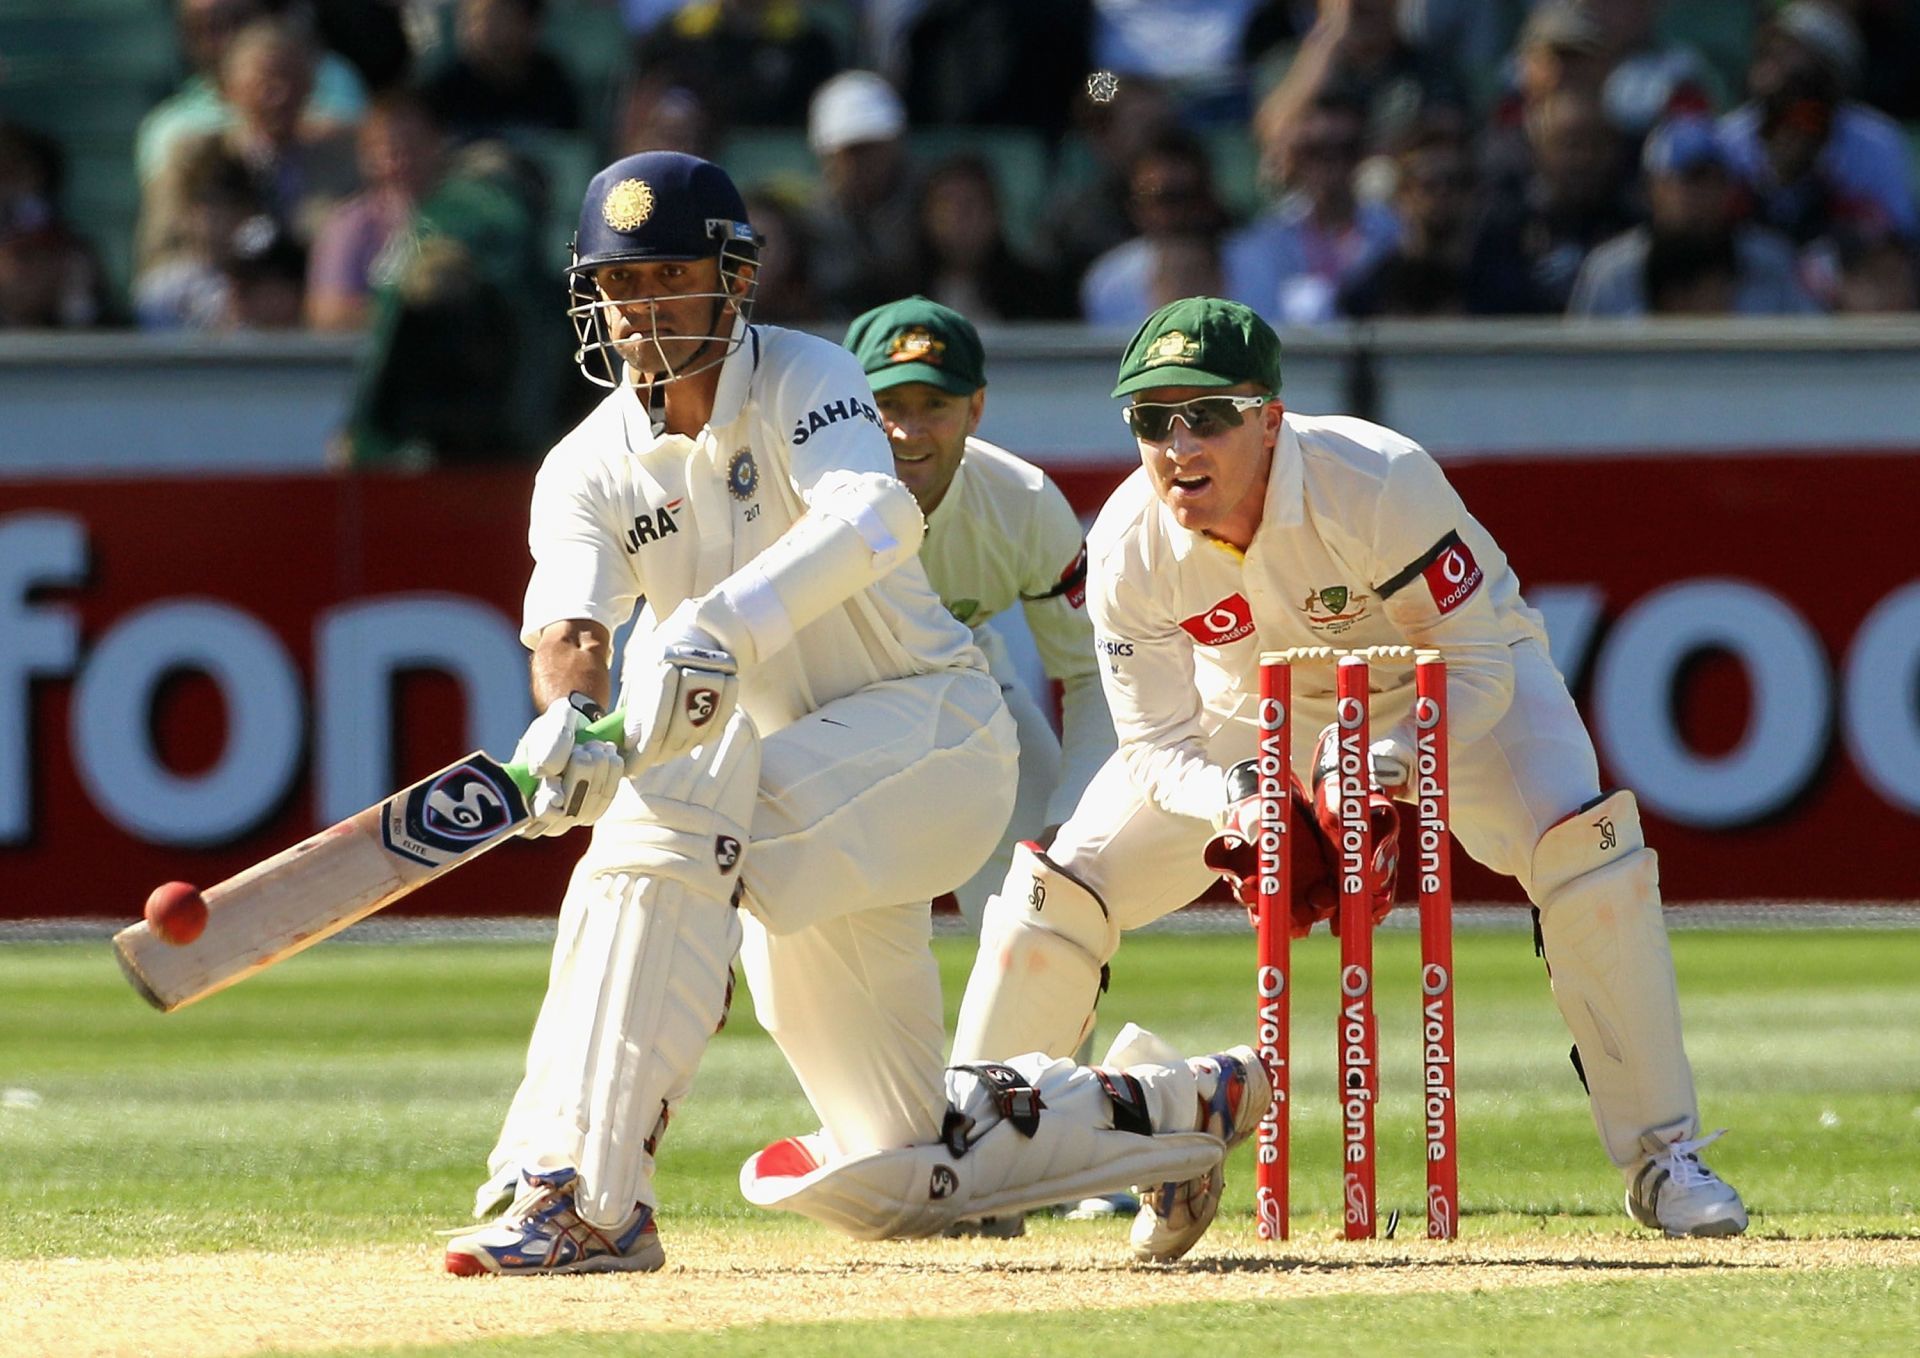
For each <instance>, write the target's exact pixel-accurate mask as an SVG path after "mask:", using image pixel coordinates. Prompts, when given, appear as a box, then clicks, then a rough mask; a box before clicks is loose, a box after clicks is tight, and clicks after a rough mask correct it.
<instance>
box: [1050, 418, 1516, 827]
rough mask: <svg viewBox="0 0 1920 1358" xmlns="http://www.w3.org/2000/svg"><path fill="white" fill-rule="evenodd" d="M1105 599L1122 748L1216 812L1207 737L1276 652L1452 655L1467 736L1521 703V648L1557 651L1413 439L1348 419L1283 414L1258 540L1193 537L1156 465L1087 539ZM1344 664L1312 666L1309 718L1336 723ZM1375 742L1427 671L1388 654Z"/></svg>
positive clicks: (1185, 801) (1183, 797) (1179, 794)
mask: <svg viewBox="0 0 1920 1358" xmlns="http://www.w3.org/2000/svg"><path fill="white" fill-rule="evenodd" d="M1088 550H1089V555H1090V566H1091V569H1090V577H1089V586H1088V607H1089V609H1090V611H1091V613H1092V615H1093V623H1094V629H1095V632H1096V633H1097V637H1096V642H1095V644H1096V646H1097V647H1098V648H1099V651H1100V661H1101V670H1102V679H1103V681H1104V683H1105V685H1106V691H1107V702H1108V706H1109V707H1110V708H1111V710H1112V713H1113V721H1114V727H1115V730H1116V731H1117V732H1118V735H1119V741H1120V751H1121V755H1122V757H1123V758H1124V759H1125V760H1126V762H1127V765H1128V767H1129V769H1130V771H1131V773H1132V775H1133V780H1134V782H1135V784H1136V785H1137V786H1138V787H1139V788H1140V789H1141V790H1142V792H1143V793H1144V794H1145V795H1146V796H1148V797H1149V798H1150V799H1151V800H1152V801H1153V802H1155V803H1156V804H1157V805H1159V806H1161V807H1162V808H1163V809H1165V810H1168V811H1172V812H1175V813H1177V814H1180V815H1186V816H1194V817H1198V818H1200V819H1203V820H1205V819H1210V818H1211V817H1212V816H1213V815H1214V814H1215V813H1216V812H1217V811H1219V809H1220V808H1221V807H1222V806H1223V805H1224V804H1225V801H1226V790H1225V774H1224V771H1223V770H1222V768H1221V767H1220V766H1219V765H1218V764H1217V763H1215V762H1212V761H1210V760H1209V759H1208V758H1207V756H1206V751H1205V745H1206V737H1207V736H1209V735H1211V734H1212V733H1213V732H1214V731H1216V730H1218V729H1219V728H1220V727H1221V726H1222V725H1223V724H1224V723H1226V722H1227V721H1229V720H1233V719H1234V718H1235V716H1236V714H1238V715H1239V716H1240V717H1241V719H1243V720H1251V718H1252V712H1251V708H1250V705H1249V704H1250V700H1251V698H1252V697H1253V696H1254V695H1256V694H1257V693H1258V690H1259V660H1260V653H1261V652H1262V651H1268V650H1282V649H1285V648H1288V647H1295V646H1339V647H1345V648H1357V647H1365V646H1391V645H1409V644H1411V645H1429V646H1438V647H1440V648H1442V649H1443V650H1444V651H1445V654H1446V658H1447V661H1448V679H1449V696H1450V701H1451V711H1450V725H1451V736H1452V741H1453V743H1454V744H1455V745H1456V746H1459V745H1467V744H1471V743H1472V742H1473V741H1475V740H1477V739H1479V738H1480V737H1481V736H1483V735H1485V734H1486V733H1487V732H1488V731H1489V730H1491V729H1492V727H1493V725H1494V723H1495V722H1496V721H1498V720H1499V718H1500V716H1501V715H1502V713H1504V712H1505V711H1506V709H1507V705H1508V703H1509V702H1510V701H1511V699H1512V696H1513V658H1512V655H1511V648H1512V647H1513V646H1514V645H1516V644H1517V643H1519V642H1521V641H1525V640H1533V641H1538V642H1539V643H1540V644H1541V645H1542V647H1543V648H1544V646H1545V642H1546V630H1545V627H1544V625H1543V624H1542V622H1541V619H1540V615H1539V614H1538V613H1537V612H1535V611H1534V610H1533V609H1532V608H1531V607H1529V606H1528V605H1527V603H1526V602H1525V601H1524V600H1523V599H1522V598H1521V597H1520V585H1519V581H1518V580H1516V579H1515V577H1514V575H1513V572H1512V571H1511V570H1509V569H1508V566H1507V558H1506V555H1505V554H1504V553H1503V552H1502V551H1501V550H1500V548H1499V546H1498V545H1497V544H1496V543H1495V542H1494V540H1493V538H1492V536H1491V535H1490V534H1489V533H1488V532H1487V530H1486V529H1484V528H1482V527H1481V526H1480V524H1479V522H1478V521H1477V520H1475V519H1474V517H1473V516H1472V515H1471V514H1469V513H1468V512H1467V510H1466V507H1465V506H1464V505H1463V504H1462V503H1461V502H1460V497H1459V496H1458V495H1457V494H1456V493H1455V492H1454V490H1453V487H1452V486H1450V485H1448V484H1447V480H1446V478H1445V476H1443V475H1442V474H1441V471H1440V468H1439V466H1438V464H1436V463H1435V462H1434V460H1433V459H1432V457H1430V456H1429V455H1428V454H1427V452H1426V451H1425V450H1424V449H1422V448H1421V447H1420V446H1419V445H1418V444H1416V443H1414V442H1413V441H1412V440H1410V439H1407V438H1404V437H1402V436H1401V435H1399V434H1396V433H1394V432H1393V431H1392V430H1390V429H1384V428H1382V427H1381V426H1379V425H1376V424H1370V423H1368V422H1367V421H1365V420H1359V419H1353V418H1351V417H1347V416H1305V415H1297V414H1293V413H1291V412H1289V413H1288V414H1286V415H1285V416H1284V418H1283V419H1282V421H1281V432H1280V438H1279V441H1278V444H1277V446H1276V448H1275V450H1274V461H1273V471H1272V475H1271V477H1270V478H1269V481H1268V486H1267V499H1266V510H1265V515H1264V517H1263V519H1262V521H1261V524H1260V528H1259V531H1258V532H1257V533H1256V534H1255V535H1254V539H1253V542H1252V543H1251V544H1250V545H1249V547H1248V549H1247V551H1246V552H1245V553H1244V555H1243V554H1242V553H1240V552H1239V551H1237V550H1235V549H1234V548H1232V547H1230V546H1228V545H1226V544H1224V543H1221V542H1219V541H1217V540H1214V539H1212V538H1208V537H1205V536H1202V535H1200V534H1197V533H1192V532H1189V531H1188V530H1187V529H1185V528H1182V527H1181V526H1180V525H1179V524H1178V523H1177V522H1175V521H1174V518H1173V514H1172V512H1171V511H1170V510H1168V509H1167V508H1166V506H1164V505H1163V504H1161V502H1160V500H1159V499H1158V497H1157V496H1156V495H1155V494H1154V490H1153V485H1152V483H1151V482H1150V481H1149V480H1148V479H1147V474H1146V471H1145V469H1144V468H1142V469H1141V470H1138V471H1136V472H1134V474H1133V475H1132V476H1130V477H1128V478H1127V480H1126V481H1125V482H1124V483H1123V484H1122V485H1121V486H1120V488H1119V489H1118V490H1117V491H1115V492H1114V494H1113V497H1112V498H1111V499H1110V500H1109V501H1108V502H1107V505H1106V507H1105V508H1104V509H1103V510H1102V511H1101V513H1100V517H1099V519H1098V520H1097V521H1096V522H1095V524H1094V527H1093V531H1092V533H1091V534H1090V535H1089V538H1088ZM1333 677H1334V668H1333V666H1331V665H1321V666H1303V667H1300V668H1299V669H1298V670H1297V672H1296V674H1295V676H1294V708H1295V710H1294V729H1295V732H1296V734H1297V736H1298V737H1301V738H1304V739H1306V740H1309V741H1310V740H1311V738H1312V735H1313V734H1314V733H1315V732H1317V731H1318V730H1319V729H1320V727H1322V726H1324V725H1325V724H1326V723H1328V722H1330V721H1331V720H1332V719H1333ZM1372 685H1373V690H1374V694H1375V698H1374V704H1373V706H1374V727H1373V731H1374V736H1375V738H1376V739H1377V738H1380V737H1382V736H1386V735H1391V734H1401V735H1402V736H1403V738H1404V732H1396V731H1395V726H1396V724H1397V723H1400V722H1403V721H1406V720H1407V718H1406V712H1407V708H1408V707H1409V705H1410V700H1411V692H1412V685H1413V665H1412V662H1411V661H1406V662H1381V663H1377V664H1376V665H1375V666H1374V667H1373V671H1372Z"/></svg>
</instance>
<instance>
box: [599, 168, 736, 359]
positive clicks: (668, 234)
mask: <svg viewBox="0 0 1920 1358" xmlns="http://www.w3.org/2000/svg"><path fill="white" fill-rule="evenodd" d="M699 259H712V260H714V261H715V262H716V263H717V264H718V266H719V271H720V290H719V291H718V292H711V293H685V292H675V293H673V294H672V296H673V299H674V300H676V301H687V300H691V299H693V298H699V297H704V298H707V299H708V300H710V301H711V302H712V303H713V317H712V320H711V322H710V324H709V326H708V329H709V330H710V331H711V332H712V333H710V334H707V335H696V336H690V337H689V336H684V335H683V336H681V337H680V338H699V339H703V340H705V341H706V342H705V343H704V344H702V346H701V347H700V349H699V350H698V351H697V354H696V356H695V357H694V358H693V359H692V360H683V361H682V362H680V363H678V364H676V363H675V362H674V361H672V360H671V359H669V358H668V356H667V353H666V350H665V349H664V348H662V347H661V346H659V345H649V344H648V342H646V341H644V340H643V341H641V342H640V343H639V345H638V346H636V345H635V344H634V342H633V341H632V340H631V339H630V340H629V341H628V342H627V344H626V345H625V349H626V352H625V353H624V354H622V353H621V352H620V351H619V350H618V349H616V347H615V345H614V343H613V341H612V338H611V333H610V331H609V328H608V323H607V315H608V310H609V308H610V307H612V306H614V305H615V304H614V303H612V302H609V301H608V300H607V299H606V298H604V297H603V296H601V295H600V293H599V290H598V288H597V287H596V285H595V283H594V279H593V271H594V270H596V269H599V268H602V267H604V266H606V265H609V264H636V263H639V264H650V263H666V262H669V261H690V260H699ZM759 262H760V236H759V234H758V233H757V232H755V231H754V229H753V225H752V223H750V222H749V221H748V220H747V205H746V203H745V201H744V200H743V199H742V198H741V197H740V190H739V189H737V188H736V187H734V183H733V180H732V179H731V178H730V177H729V176H728V175H727V172H726V171H725V170H723V169H721V168H720V167H719V166H718V165H715V164H713V163H712V162H711V161H705V160H701V159H700V158H699V157H698V156H689V155H683V154H681V153H680V152H678V151H642V152H641V153H640V154H638V155H632V156H627V157H625V158H623V159H621V160H616V161H615V162H614V163H613V164H611V165H609V166H607V168H606V169H604V170H602V171H600V173H599V174H597V175H595V176H594V177H593V182H592V183H591V184H589V185H588V186H587V194H586V198H585V199H584V200H583V201H582V202H581V204H580V224H579V228H578V229H577V230H576V231H575V232H574V237H573V262H572V264H570V265H569V266H568V268H567V283H568V289H569V291H570V292H571V294H572V304H571V306H569V308H568V311H567V314H568V316H569V317H570V318H571V319H572V320H573V325H574V332H575V334H576V335H577V336H578V337H579V340H580V347H579V348H578V349H576V350H575V351H574V360H575V362H577V363H579V365H580V370H581V371H582V372H583V373H585V374H586V376H587V378H588V380H590V381H592V382H595V383H598V384H599V385H601V386H606V387H615V386H619V385H620V383H621V381H622V378H621V365H622V364H626V365H628V366H637V367H638V368H640V369H641V370H643V371H645V372H646V373H648V374H650V375H651V376H650V380H654V381H660V380H664V381H667V382H672V381H675V380H677V379H679V378H681V377H687V376H690V375H692V374H693V373H696V372H700V371H702V370H704V369H706V368H710V367H712V366H713V365H714V364H716V363H720V362H723V361H724V360H725V359H726V357H727V356H728V355H729V354H731V353H732V352H733V351H734V350H735V349H737V348H738V347H739V346H740V341H741V339H742V338H743V337H744V334H745V322H747V321H749V320H751V319H752V313H753V297H754V292H755V290H756V287H757V283H758V280H757V279H756V277H755V274H756V273H757V271H758V270H757V266H758V264H759ZM657 300H665V299H664V298H661V299H657ZM624 305H626V306H629V307H631V306H635V305H638V306H642V307H650V306H651V302H650V301H649V300H648V299H639V300H637V301H635V300H632V299H630V300H629V301H628V302H627V303H625V304H624ZM734 318H737V322H736V320H735V319H734Z"/></svg>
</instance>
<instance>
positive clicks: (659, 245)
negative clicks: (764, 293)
mask: <svg viewBox="0 0 1920 1358" xmlns="http://www.w3.org/2000/svg"><path fill="white" fill-rule="evenodd" d="M726 247H732V248H733V249H734V250H735V251H737V252H739V253H741V254H743V255H744V256H745V257H746V260H747V262H749V263H750V262H752V261H753V260H754V259H756V258H757V257H758V255H759V237H758V236H757V235H756V234H755V233H754V230H753V227H752V225H751V224H750V223H749V222H748V221H747V205H746V202H745V200H743V199H742V198H741V197H740V190H739V189H737V188H735V187H734V183H733V180H732V179H731V178H730V177H728V175H727V172H726V171H725V170H723V169H721V168H720V167H719V166H718V165H715V164H714V163H713V162H712V161H708V160H701V159H700V158H699V157H698V156H689V155H683V154H681V153H680V152H678V151H642V152H640V153H639V154H638V155H632V156H626V157H624V158H623V159H620V160H616V161H614V162H613V164H611V165H609V166H607V168H606V169H604V170H602V171H600V173H599V174H597V175H595V176H594V177H593V182H592V183H591V184H589V185H587V196H586V198H585V200H584V201H582V202H581V204H580V226H579V229H578V230H577V231H576V232H575V233H574V238H573V265H572V268H573V269H574V270H576V271H577V270H580V269H592V268H597V267H598V266H600V265H602V264H613V263H617V262H623V261H633V260H669V259H706V258H708V257H710V256H717V255H718V254H719V253H720V252H721V250H722V249H723V248H726Z"/></svg>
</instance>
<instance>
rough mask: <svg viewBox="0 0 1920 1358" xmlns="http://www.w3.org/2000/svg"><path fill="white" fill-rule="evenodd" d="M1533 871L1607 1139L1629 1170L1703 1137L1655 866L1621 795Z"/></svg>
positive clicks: (1574, 822) (1539, 855) (1548, 846)
mask: <svg viewBox="0 0 1920 1358" xmlns="http://www.w3.org/2000/svg"><path fill="white" fill-rule="evenodd" d="M1533 862H1534V875H1533V880H1534V890H1535V893H1536V899H1537V901H1538V904H1539V906H1540V936H1541V939H1542V941H1543V942H1544V943H1545V945H1546V954H1547V967H1548V971H1549V973H1550V975H1551V976H1552V979H1553V997H1554V1000H1555V1002H1556V1003H1557V1004H1558V1005H1559V1006H1560V1013H1561V1015H1562V1016H1563V1017H1564V1018H1565V1019H1566V1021H1567V1027H1568V1028H1569V1029H1571V1030H1572V1032H1573V1040H1574V1043H1575V1045H1576V1046H1577V1047H1578V1048H1579V1051H1580V1064H1581V1067H1582V1068H1583V1069H1584V1071H1585V1073H1586V1078H1587V1090H1588V1095H1589V1098H1590V1101H1591V1103H1592V1106H1593V1120H1594V1124H1595V1125H1596V1126H1597V1127H1598V1128H1599V1131H1600V1139H1601V1141H1602V1143H1603V1144H1604V1145H1605V1146H1606V1149H1607V1154H1608V1155H1609V1156H1610V1157H1611V1158H1612V1159H1613V1162H1614V1163H1615V1164H1616V1165H1619V1166H1621V1167H1623V1168H1625V1167H1628V1166H1631V1165H1633V1164H1635V1163H1636V1162H1638V1161H1639V1160H1641V1159H1643V1158H1644V1157H1645V1156H1646V1153H1647V1147H1646V1144H1645V1142H1644V1138H1645V1137H1646V1136H1647V1135H1648V1134H1649V1133H1655V1132H1658V1133H1660V1134H1661V1135H1660V1137H1659V1138H1657V1139H1659V1140H1661V1141H1663V1142H1664V1141H1665V1140H1671V1139H1673V1137H1674V1135H1678V1136H1685V1137H1690V1136H1693V1135H1694V1134H1695V1131H1696V1129H1697V1127H1698V1125H1699V1110H1698V1107H1697V1104H1696V1102H1695V1097H1694V1087H1693V1070H1692V1068H1691V1067H1690V1066H1689V1065H1688V1063H1687V1053H1686V1048H1685V1046H1684V1045H1683V1044H1682V1041H1681V1035H1680V996H1679V990H1678V988H1677V986H1676V985H1675V983H1674V976H1673V954H1672V952H1671V951H1670V950H1669V948H1668V946H1667V930H1666V922H1665V920H1664V919H1663V918H1662V916H1661V911H1660V871H1659V860H1658V858H1657V856H1656V855H1655V854H1654V852H1653V850H1651V849H1649V848H1647V847H1646V842H1645V839H1644V837H1643V836H1642V833H1641V829H1640V811H1639V807H1638V805H1637V804H1636V803H1635V801H1634V797H1633V794H1632V793H1631V792H1625V791H1622V792H1616V793H1614V794H1613V795H1612V796H1610V797H1607V798H1605V799H1604V800H1602V801H1601V802H1599V803H1597V804H1596V805H1594V806H1591V807H1589V808H1587V809H1586V810H1585V811H1582V812H1579V813H1578V814H1576V815H1573V816H1569V817H1568V818H1567V819H1566V820H1563V821H1561V822H1560V823H1559V824H1557V825H1555V826H1553V827H1552V828H1551V829H1549V830H1548V831H1547V833H1546V834H1544V835H1542V836H1541V837H1540V843H1539V844H1538V845H1537V846H1536V847H1535V849H1534V855H1533ZM1669 1134H1672V1135H1669Z"/></svg>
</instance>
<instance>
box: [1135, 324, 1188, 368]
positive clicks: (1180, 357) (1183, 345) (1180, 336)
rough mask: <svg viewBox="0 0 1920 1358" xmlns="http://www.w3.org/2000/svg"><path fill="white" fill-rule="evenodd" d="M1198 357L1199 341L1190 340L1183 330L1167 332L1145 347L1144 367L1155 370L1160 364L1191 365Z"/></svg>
mask: <svg viewBox="0 0 1920 1358" xmlns="http://www.w3.org/2000/svg"><path fill="white" fill-rule="evenodd" d="M1199 357H1200V341H1199V340H1197V339H1193V338H1191V337H1190V336H1189V335H1188V334H1187V333H1186V332H1185V331H1183V330H1169V331H1167V333H1166V334H1164V335H1162V336H1160V338H1158V339H1156V340H1155V341H1154V342H1153V343H1152V344H1149V345H1148V346H1147V353H1146V359H1147V361H1146V365H1145V366H1147V367H1149V368H1157V367H1159V366H1160V365H1161V364H1162V363H1192V362H1194V361H1196V360H1197V359H1198V358H1199Z"/></svg>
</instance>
